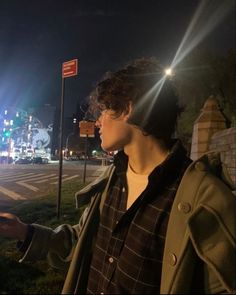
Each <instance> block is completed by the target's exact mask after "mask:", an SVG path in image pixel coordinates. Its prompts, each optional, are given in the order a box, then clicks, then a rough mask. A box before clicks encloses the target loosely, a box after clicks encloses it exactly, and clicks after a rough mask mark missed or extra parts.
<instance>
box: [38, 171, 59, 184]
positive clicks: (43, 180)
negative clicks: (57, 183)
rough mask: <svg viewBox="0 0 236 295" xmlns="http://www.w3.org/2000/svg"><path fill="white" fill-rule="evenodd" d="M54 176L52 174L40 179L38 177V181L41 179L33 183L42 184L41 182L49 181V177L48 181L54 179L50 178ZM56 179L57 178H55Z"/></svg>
mask: <svg viewBox="0 0 236 295" xmlns="http://www.w3.org/2000/svg"><path fill="white" fill-rule="evenodd" d="M55 175H56V174H55V173H53V174H49V175H46V176H42V177H39V178H38V179H41V180H39V181H34V183H43V182H47V181H48V180H49V177H50V180H51V179H54V178H55V177H52V176H55ZM57 177H58V176H57Z"/></svg>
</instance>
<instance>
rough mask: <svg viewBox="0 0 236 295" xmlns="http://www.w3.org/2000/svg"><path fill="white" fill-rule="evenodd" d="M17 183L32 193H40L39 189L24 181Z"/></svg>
mask: <svg viewBox="0 0 236 295" xmlns="http://www.w3.org/2000/svg"><path fill="white" fill-rule="evenodd" d="M16 183H17V184H19V185H21V186H24V187H26V188H28V189H30V190H32V191H34V192H37V191H39V189H38V188H37V187H36V186H33V185H31V184H28V183H25V182H23V181H17V182H16Z"/></svg>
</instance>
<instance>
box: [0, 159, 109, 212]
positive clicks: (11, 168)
mask: <svg viewBox="0 0 236 295" xmlns="http://www.w3.org/2000/svg"><path fill="white" fill-rule="evenodd" d="M104 168H105V167H104V166H102V165H101V163H91V162H88V163H87V165H86V181H92V180H93V179H95V178H96V177H97V176H98V175H99V174H100V173H101V172H102V171H103V170H104ZM58 179H59V163H58V162H52V163H49V164H0V210H1V209H2V208H3V207H5V206H7V205H8V204H10V203H12V202H13V201H15V200H29V199H32V198H35V197H38V196H40V195H43V194H44V193H45V192H47V191H48V190H49V189H50V188H51V187H53V186H54V187H56V188H57V187H58ZM83 179H84V162H83V161H65V162H63V165H62V183H64V182H66V181H70V180H74V181H83Z"/></svg>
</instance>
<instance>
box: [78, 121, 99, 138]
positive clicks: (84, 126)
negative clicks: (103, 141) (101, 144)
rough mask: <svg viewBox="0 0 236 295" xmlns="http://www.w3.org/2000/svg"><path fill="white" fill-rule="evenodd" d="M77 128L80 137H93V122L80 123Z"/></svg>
mask: <svg viewBox="0 0 236 295" xmlns="http://www.w3.org/2000/svg"><path fill="white" fill-rule="evenodd" d="M79 128H80V137H87V136H88V137H94V128H95V124H94V122H88V121H80V122H79Z"/></svg>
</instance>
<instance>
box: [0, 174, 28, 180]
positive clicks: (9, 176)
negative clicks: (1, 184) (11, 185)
mask: <svg viewBox="0 0 236 295" xmlns="http://www.w3.org/2000/svg"><path fill="white" fill-rule="evenodd" d="M32 174H34V173H20V174H12V173H11V174H6V175H4V176H2V177H1V178H0V179H1V180H4V179H6V180H9V181H11V180H10V179H15V178H19V177H25V176H29V175H32Z"/></svg>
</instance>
